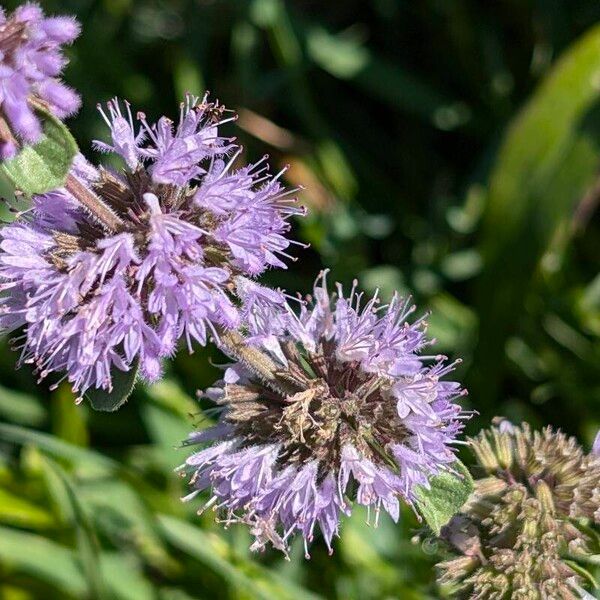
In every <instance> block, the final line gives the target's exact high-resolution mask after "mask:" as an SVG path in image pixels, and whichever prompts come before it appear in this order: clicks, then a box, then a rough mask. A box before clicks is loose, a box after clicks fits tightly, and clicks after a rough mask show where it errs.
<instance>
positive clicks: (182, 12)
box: [0, 0, 600, 600]
mask: <svg viewBox="0 0 600 600" xmlns="http://www.w3.org/2000/svg"><path fill="white" fill-rule="evenodd" d="M3 5H4V6H5V7H6V8H8V9H12V8H13V7H14V5H15V3H14V2H3ZM43 6H44V8H45V9H46V11H47V12H60V13H75V14H76V15H77V16H78V18H79V20H80V21H81V23H82V25H83V35H82V37H81V38H80V39H79V40H78V41H77V42H76V43H75V45H74V47H73V48H72V50H71V52H70V56H71V59H72V61H71V65H70V66H69V67H68V69H67V71H66V76H65V79H66V80H67V82H69V83H70V84H71V85H72V86H74V87H75V88H77V89H79V90H80V91H81V93H82V94H83V98H84V106H83V110H82V111H81V113H80V114H79V116H78V117H77V118H75V119H73V120H72V121H71V123H70V124H71V125H72V127H73V130H74V133H75V134H76V137H77V139H78V141H79V142H80V146H81V149H82V151H83V152H84V153H85V154H86V155H87V156H88V157H91V158H93V159H94V160H97V159H100V160H102V159H103V157H100V156H98V155H96V156H94V153H93V152H92V151H91V140H92V139H94V138H106V130H105V127H104V123H103V122H102V120H101V119H100V118H99V115H98V114H97V112H96V109H95V106H96V103H97V102H105V101H106V100H108V99H109V98H111V97H112V96H115V95H116V96H120V97H124V98H127V99H129V100H130V101H131V102H132V104H133V106H134V108H135V109H136V110H143V111H144V112H146V113H147V114H148V115H149V116H151V117H153V118H155V117H158V116H159V115H161V114H168V115H172V116H173V117H176V115H177V111H178V104H179V102H180V100H181V99H182V97H183V94H184V93H185V92H186V91H191V92H194V93H196V94H199V95H202V94H203V92H204V90H206V89H208V90H210V91H211V93H212V95H213V97H216V98H219V99H220V100H221V101H222V102H224V103H225V104H226V105H227V106H228V107H230V108H233V109H235V110H237V111H238V112H239V120H238V122H237V124H236V126H234V127H231V133H232V134H235V135H237V136H239V138H240V139H241V140H242V143H243V145H244V147H245V149H246V155H247V156H246V158H248V159H253V160H255V159H257V158H259V157H260V156H261V155H262V154H264V153H265V152H268V153H269V154H270V155H271V161H272V165H273V169H274V170H279V169H280V168H281V167H282V166H283V165H285V164H289V165H290V170H289V172H288V177H287V181H288V183H289V185H291V186H294V185H299V184H303V185H305V186H306V188H307V189H306V191H305V192H303V193H302V194H301V198H302V201H303V202H304V203H305V204H306V205H307V206H308V208H309V216H308V217H307V218H306V219H303V220H302V221H301V222H300V221H298V222H296V223H295V224H294V228H295V237H296V239H299V240H301V241H302V242H305V243H310V245H311V247H310V249H308V250H302V249H301V248H295V249H294V254H295V256H296V257H297V258H298V261H297V262H296V263H292V264H290V266H289V270H288V271H287V272H278V273H273V274H270V275H269V276H267V277H266V278H265V281H268V282H269V283H271V284H273V285H280V286H282V287H285V288H286V289H288V290H290V291H300V292H302V293H307V292H309V291H310V288H311V285H312V282H313V280H314V278H315V276H316V274H317V273H318V271H319V270H320V269H321V268H323V267H326V266H327V267H329V268H331V270H332V279H335V280H338V281H341V282H343V283H344V284H351V282H352V280H353V279H354V278H358V279H359V281H360V284H361V286H362V287H363V288H364V289H365V290H367V291H370V292H372V291H374V290H375V289H376V288H379V289H380V290H381V294H382V295H383V296H384V297H389V295H390V294H391V293H392V292H393V290H399V291H400V292H401V293H403V294H412V295H413V296H414V298H415V300H416V301H417V303H418V304H419V306H420V307H421V309H422V311H426V310H431V311H432V314H431V317H430V319H429V322H430V331H431V334H432V335H433V336H434V337H436V338H437V340H438V344H437V346H436V348H437V351H438V352H440V353H445V354H448V355H449V356H451V357H459V356H460V357H462V358H463V359H464V363H463V365H462V366H461V368H460V369H459V371H458V377H460V378H461V380H463V381H464V382H465V383H466V385H467V386H468V387H469V389H470V392H471V393H470V396H469V398H468V399H467V401H466V402H465V405H466V406H467V407H469V408H473V409H475V410H477V411H478V412H479V416H478V417H476V418H474V419H473V421H472V422H471V423H470V425H469V432H470V433H475V432H476V431H477V430H478V429H479V428H480V427H482V426H485V425H486V424H488V423H489V421H490V419H491V418H492V417H493V416H495V415H504V416H506V417H509V418H510V419H513V420H515V421H520V420H527V421H529V422H531V423H532V424H533V425H535V426H540V425H543V424H546V423H550V424H553V425H555V426H559V427H561V428H563V429H564V430H566V431H568V432H569V433H572V434H576V435H578V436H579V438H580V440H581V441H582V443H584V444H586V445H589V443H590V442H591V440H592V438H593V435H594V434H595V431H596V430H597V428H598V426H599V425H600V368H599V366H600V275H599V272H600V268H599V267H600V219H599V218H598V211H597V205H598V201H599V199H600V179H599V175H600V170H599V167H600V24H599V23H600V4H599V3H598V2H596V1H595V0H538V1H533V0H501V1H498V2H493V3H492V2H481V1H475V0H471V1H467V0H452V1H448V0H421V1H420V2H410V1H401V0H396V1H395V0H368V1H367V0H345V1H341V0H332V1H330V2H321V1H316V0H315V1H309V0H306V1H301V0H297V1H295V2H291V1H290V2H287V3H286V2H283V1H281V0H254V1H251V2H243V1H239V2H235V1H226V0H220V1H219V0H214V1H210V0H196V1H192V0H174V1H171V2H167V1H162V2H161V1H158V0H139V1H132V0H103V1H100V0H77V1H75V0H73V1H62V2H59V1H48V2H43ZM15 358H16V357H15V354H14V353H12V352H10V351H9V349H8V342H7V341H3V342H2V345H1V349H0V369H1V386H0V421H2V423H1V424H0V427H1V429H0V599H2V600H30V599H36V600H37V599H44V600H46V599H50V600H52V599H54V598H57V599H58V598H60V599H67V600H69V599H88V598H92V599H96V598H99V599H101V600H102V599H106V598H111V599H112V598H116V599H119V600H120V599H123V600H129V599H131V600H138V599H139V600H145V599H154V598H157V599H160V600H187V599H191V598H231V599H233V598H235V599H237V598H240V599H246V598H248V599H250V598H263V599H269V600H270V599H273V598H276V599H279V598H282V599H285V598H289V599H298V598H317V597H322V598H339V599H344V600H345V599H353V598H356V599H361V600H362V599H371V598H373V599H379V598H389V599H391V598H398V599H402V600H410V599H425V598H432V599H433V598H444V597H445V595H444V591H443V590H440V589H438V588H436V586H435V584H434V572H433V569H432V565H433V564H434V562H435V560H434V558H433V556H432V551H433V549H431V548H427V547H425V548H424V547H422V546H420V545H413V544H411V542H410V539H411V537H412V535H413V534H414V532H415V529H416V528H417V527H418V523H417V522H416V520H415V519H414V517H413V516H412V514H411V512H410V510H406V511H405V514H404V515H403V518H402V521H401V523H400V524H399V525H397V526H394V525H393V524H391V523H390V522H389V521H386V520H384V522H383V523H382V525H381V526H380V527H379V529H372V528H369V527H367V526H366V525H365V524H364V518H363V515H362V514H361V513H360V511H356V512H355V515H354V517H353V519H352V520H350V521H346V522H345V523H344V525H343V528H342V539H341V540H339V541H338V543H337V544H336V547H335V554H334V555H333V557H328V556H327V553H326V551H325V549H324V547H323V545H322V544H321V543H320V542H319V541H318V540H317V542H316V543H315V545H314V547H313V550H312V558H311V560H310V561H305V560H304V558H302V554H303V552H302V549H301V548H300V547H295V549H294V552H293V554H292V560H291V561H290V562H286V561H284V560H283V559H282V558H281V556H279V555H278V554H276V553H270V552H268V553H267V554H266V555H260V556H255V555H251V554H250V553H249V552H248V550H247V548H248V545H249V537H248V536H247V534H246V532H245V531H244V530H242V529H241V528H236V527H233V528H232V529H230V530H228V531H224V530H223V529H222V527H221V526H220V525H217V524H215V523H214V515H213V514H212V513H211V514H206V515H203V516H201V517H198V516H196V514H195V510H196V508H197V507H198V502H196V504H195V505H194V506H191V505H182V504H181V503H180V502H179V497H180V496H181V495H182V494H183V493H184V486H183V483H182V482H181V481H180V480H179V478H178V477H177V476H176V475H175V474H174V473H173V471H172V469H173V467H175V466H176V465H177V464H178V463H180V462H181V461H182V460H183V457H184V456H185V451H182V450H175V449H174V447H175V446H176V445H177V444H178V443H179V441H180V440H181V439H183V438H184V437H185V436H186V435H187V433H188V432H189V431H190V429H191V428H192V427H193V426H194V424H195V423H198V422H199V420H200V416H199V415H198V404H197V403H196V401H195V400H194V397H195V391H196V390H197V389H198V388H203V387H206V386H207V385H208V384H209V383H210V382H211V380H212V379H214V378H215V377H216V376H217V375H218V370H217V369H216V368H215V367H213V366H211V362H217V363H218V362H219V361H221V360H222V357H220V356H219V355H218V353H217V352H211V351H207V350H202V349H200V348H198V349H197V351H196V353H195V354H194V355H192V356H188V355H187V353H186V352H181V353H180V354H179V355H178V356H177V358H176V359H175V360H174V361H173V362H172V363H171V364H169V365H167V370H166V378H165V380H164V381H163V382H162V383H160V384H158V385H156V386H154V387H152V388H147V389H142V388H140V389H138V390H137V391H136V393H135V394H134V396H133V397H132V399H131V400H130V401H129V403H128V404H127V405H126V407H125V408H124V409H122V410H121V411H120V412H118V413H117V414H112V415H104V414H97V413H92V411H91V410H90V409H89V408H88V407H87V406H79V407H76V406H75V405H74V404H73V396H72V394H71V393H70V391H69V389H68V388H67V387H61V388H59V389H58V390H57V391H56V392H54V393H49V392H48V388H47V385H44V384H42V385H41V386H40V387H37V386H36V384H35V381H34V379H33V377H32V375H31V373H30V371H28V370H27V369H21V370H19V371H16V372H15V371H14V363H15ZM599 597H600V596H599Z"/></svg>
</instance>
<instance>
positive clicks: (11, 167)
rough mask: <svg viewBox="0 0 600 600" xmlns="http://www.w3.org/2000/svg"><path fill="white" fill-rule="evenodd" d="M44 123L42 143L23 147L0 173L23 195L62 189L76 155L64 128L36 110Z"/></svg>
mask: <svg viewBox="0 0 600 600" xmlns="http://www.w3.org/2000/svg"><path fill="white" fill-rule="evenodd" d="M37 112H38V113H39V114H40V115H41V116H42V118H43V122H44V133H43V135H42V139H41V140H40V141H39V142H38V143H37V144H35V145H33V146H25V147H24V148H23V149H22V150H21V151H20V152H19V154H17V156H15V157H14V158H12V159H10V160H8V161H6V162H4V163H3V164H2V165H1V167H0V168H1V169H2V170H3V171H4V173H5V175H6V176H7V177H8V178H9V179H10V180H11V182H12V183H13V185H14V186H15V187H16V188H17V189H18V190H20V191H21V192H23V193H24V194H26V195H31V194H41V193H43V192H48V191H51V190H55V189H56V188H59V187H62V185H63V184H64V182H65V179H66V177H67V174H68V172H69V169H70V168H71V163H72V162H73V158H74V157H75V154H76V153H77V144H76V143H75V140H74V139H73V136H72V135H71V133H70V131H69V130H68V129H67V127H66V126H65V125H64V124H63V123H61V121H59V120H58V119H57V118H56V117H54V116H53V115H52V114H50V113H49V112H47V111H45V110H43V109H41V108H38V109H37Z"/></svg>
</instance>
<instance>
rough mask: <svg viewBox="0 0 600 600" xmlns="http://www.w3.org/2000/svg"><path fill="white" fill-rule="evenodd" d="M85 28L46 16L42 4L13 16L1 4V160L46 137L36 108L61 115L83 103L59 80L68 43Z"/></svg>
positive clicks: (27, 6)
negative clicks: (24, 145) (65, 46)
mask: <svg viewBox="0 0 600 600" xmlns="http://www.w3.org/2000/svg"><path fill="white" fill-rule="evenodd" d="M79 30H80V28H79V24H78V23H77V21H76V20H75V19H74V18H73V17H44V13H43V12H42V9H41V8H40V7H39V5H37V4H32V3H27V4H24V5H23V6H20V7H18V8H17V9H16V10H15V11H14V12H13V13H12V14H10V15H7V14H6V13H5V11H4V10H3V9H2V8H1V7H0V160H6V159H8V158H11V157H13V156H14V155H15V154H16V153H17V151H18V148H19V145H20V144H21V143H25V144H32V143H35V142H37V141H38V140H39V139H40V137H41V135H42V124H41V122H40V120H39V118H38V117H37V116H36V114H35V108H36V107H43V108H45V109H47V110H49V111H50V112H52V113H53V114H54V115H56V116H57V117H58V118H61V119H62V118H65V117H67V116H69V115H71V114H73V113H74V112H76V111H77V109H78V108H79V105H80V100H79V96H78V95H77V94H76V93H75V92H74V91H73V90H72V89H71V88H69V87H67V86H66V85H65V84H64V83H62V82H61V81H60V79H59V76H60V74H61V72H62V70H63V68H64V67H65V65H66V63H67V59H66V58H65V57H64V55H63V46H64V45H65V44H69V43H71V42H72V41H73V40H74V39H75V38H76V37H77V36H78V35H79Z"/></svg>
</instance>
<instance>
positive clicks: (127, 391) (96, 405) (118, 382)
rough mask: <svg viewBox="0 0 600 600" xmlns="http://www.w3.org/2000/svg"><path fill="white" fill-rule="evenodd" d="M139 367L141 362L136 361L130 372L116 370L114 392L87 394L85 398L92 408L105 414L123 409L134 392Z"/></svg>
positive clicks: (88, 392) (92, 391) (100, 391)
mask: <svg viewBox="0 0 600 600" xmlns="http://www.w3.org/2000/svg"><path fill="white" fill-rule="evenodd" d="M139 366H140V364H139V361H136V362H135V363H134V364H133V365H132V368H131V369H130V370H129V371H121V370H119V369H114V370H113V373H112V380H113V389H112V392H108V391H106V390H100V389H89V390H88V391H87V392H86V393H85V397H86V398H87V399H88V400H89V401H90V404H91V405H92V408H93V409H94V410H99V411H104V412H114V411H115V410H118V409H119V408H121V406H123V404H125V402H127V399H128V398H129V396H130V395H131V392H133V388H134V386H135V381H136V379H137V375H138V371H139Z"/></svg>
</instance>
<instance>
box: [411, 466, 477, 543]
mask: <svg viewBox="0 0 600 600" xmlns="http://www.w3.org/2000/svg"><path fill="white" fill-rule="evenodd" d="M452 468H453V469H454V471H455V473H448V472H445V473H441V474H439V475H436V476H435V477H432V478H431V479H430V481H429V484H430V488H429V489H426V488H425V487H420V488H419V490H418V492H417V501H416V505H417V509H418V510H419V512H420V513H421V515H422V516H423V518H424V519H425V521H426V522H427V525H429V527H431V529H432V530H433V532H434V533H435V534H436V535H439V533H440V530H441V529H442V527H443V526H444V525H446V523H448V521H449V520H450V519H451V518H452V517H453V516H454V515H455V514H456V513H457V512H459V511H460V509H461V507H462V506H463V504H464V503H465V502H466V501H467V499H468V498H469V495H470V494H471V492H472V491H473V479H472V477H471V474H470V473H469V471H468V470H467V467H465V465H463V464H462V462H460V461H459V460H457V461H456V462H455V463H454V464H453V465H452Z"/></svg>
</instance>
